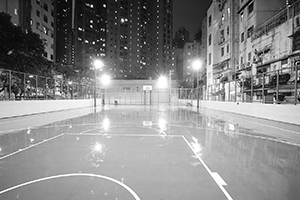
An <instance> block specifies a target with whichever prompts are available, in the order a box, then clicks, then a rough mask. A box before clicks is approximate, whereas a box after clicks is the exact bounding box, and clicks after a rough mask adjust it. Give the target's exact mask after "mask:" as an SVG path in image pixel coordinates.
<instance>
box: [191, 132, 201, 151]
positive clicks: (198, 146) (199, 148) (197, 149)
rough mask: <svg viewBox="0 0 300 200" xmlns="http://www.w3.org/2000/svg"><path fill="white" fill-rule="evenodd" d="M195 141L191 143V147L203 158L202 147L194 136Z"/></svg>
mask: <svg viewBox="0 0 300 200" xmlns="http://www.w3.org/2000/svg"><path fill="white" fill-rule="evenodd" d="M192 139H193V141H192V142H191V146H192V147H193V150H194V151H195V153H196V154H197V155H199V156H202V150H203V148H202V146H201V144H200V143H199V141H198V139H197V138H195V137H194V136H192Z"/></svg>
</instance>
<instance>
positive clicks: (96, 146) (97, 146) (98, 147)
mask: <svg viewBox="0 0 300 200" xmlns="http://www.w3.org/2000/svg"><path fill="white" fill-rule="evenodd" d="M102 150H103V145H102V144H100V143H98V142H96V143H95V144H94V147H93V152H98V153H102Z"/></svg>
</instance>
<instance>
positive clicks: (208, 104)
mask: <svg viewBox="0 0 300 200" xmlns="http://www.w3.org/2000/svg"><path fill="white" fill-rule="evenodd" d="M181 102H182V103H183V104H187V103H191V100H181ZM192 104H193V107H196V105H197V102H196V100H194V101H193V103H192ZM199 106H200V108H201V107H204V108H209V109H215V110H221V111H226V112H232V113H236V114H242V115H248V116H253V117H259V118H263V119H269V120H274V121H280V122H285V123H291V124H297V125H300V105H287V104H284V105H281V104H260V103H240V102H239V103H237V102H220V101H200V104H199Z"/></svg>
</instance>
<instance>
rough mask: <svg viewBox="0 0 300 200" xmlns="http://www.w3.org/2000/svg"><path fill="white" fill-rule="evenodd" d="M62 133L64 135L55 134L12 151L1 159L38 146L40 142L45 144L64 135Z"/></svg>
mask: <svg viewBox="0 0 300 200" xmlns="http://www.w3.org/2000/svg"><path fill="white" fill-rule="evenodd" d="M62 135H64V133H62V134H59V135H57V136H54V137H52V138H48V139H45V140H43V141H41V142H38V143H36V144H33V145H31V146H28V147H25V148H24V149H19V150H18V151H15V152H12V153H10V154H7V155H5V156H3V157H1V158H0V160H3V159H5V158H7V157H10V156H13V155H15V154H17V153H20V152H23V151H26V150H28V149H31V148H33V147H36V146H38V145H40V144H43V143H45V142H49V141H50V140H53V139H55V138H58V137H60V136H62Z"/></svg>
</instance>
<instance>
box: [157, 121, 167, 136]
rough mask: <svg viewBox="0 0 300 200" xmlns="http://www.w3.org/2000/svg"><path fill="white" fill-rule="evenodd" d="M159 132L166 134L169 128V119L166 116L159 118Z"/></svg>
mask: <svg viewBox="0 0 300 200" xmlns="http://www.w3.org/2000/svg"><path fill="white" fill-rule="evenodd" d="M158 127H159V134H166V133H165V131H166V130H167V121H166V119H164V118H159V120H158Z"/></svg>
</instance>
